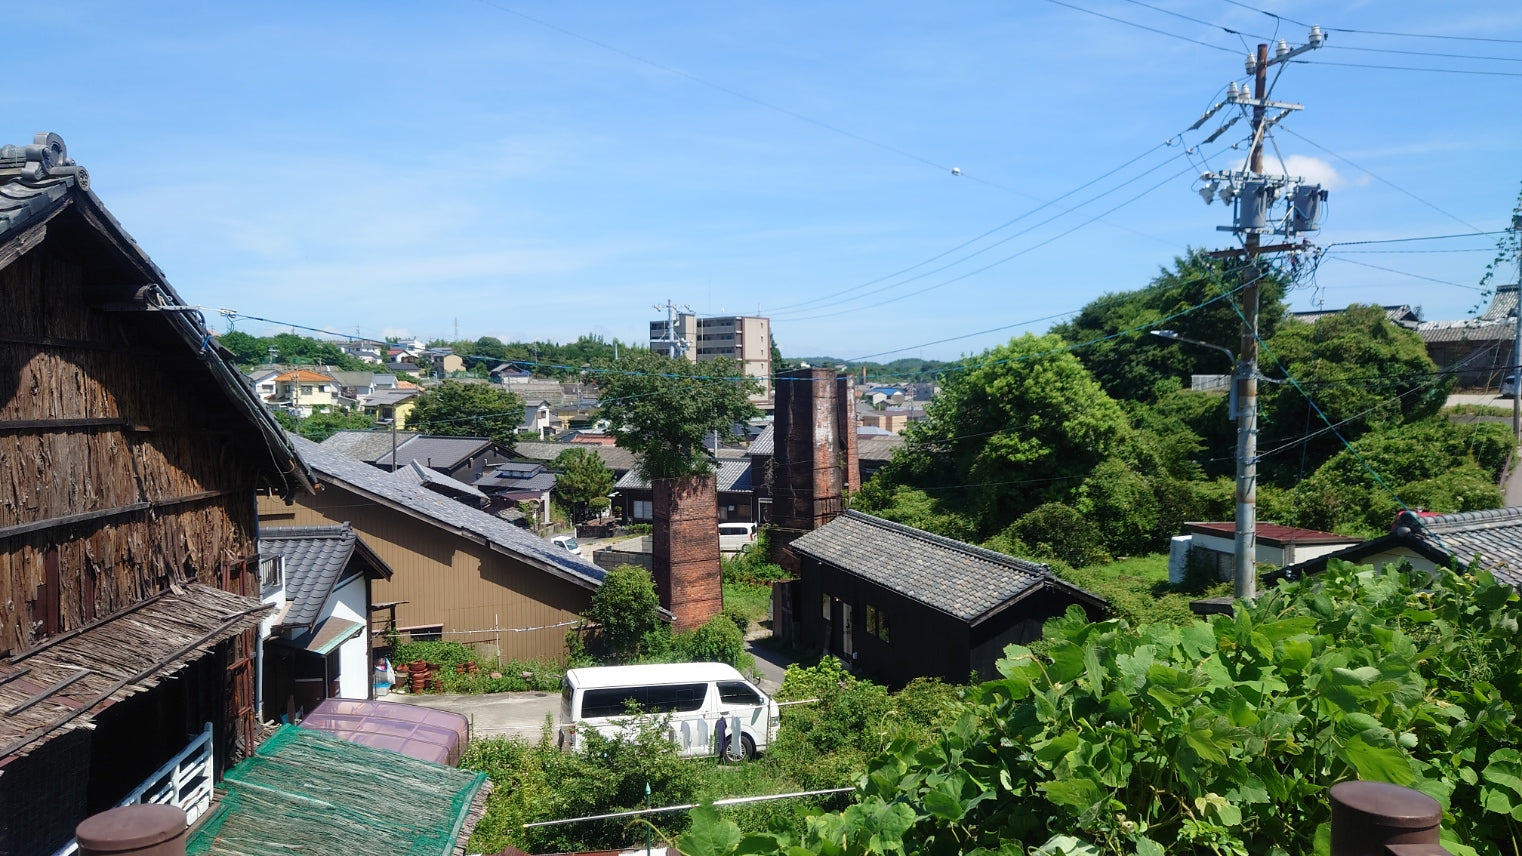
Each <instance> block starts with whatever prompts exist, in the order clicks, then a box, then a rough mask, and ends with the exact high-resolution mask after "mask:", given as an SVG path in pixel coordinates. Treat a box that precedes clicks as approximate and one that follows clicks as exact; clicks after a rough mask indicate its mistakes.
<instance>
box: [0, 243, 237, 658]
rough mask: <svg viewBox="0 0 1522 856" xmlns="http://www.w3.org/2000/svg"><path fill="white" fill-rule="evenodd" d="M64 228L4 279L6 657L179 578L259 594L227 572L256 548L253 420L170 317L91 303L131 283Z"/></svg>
mask: <svg viewBox="0 0 1522 856" xmlns="http://www.w3.org/2000/svg"><path fill="white" fill-rule="evenodd" d="M56 226H58V224H57V223H56V222H55V224H53V225H51V226H50V233H49V238H48V240H47V241H46V242H44V243H43V245H42V246H40V247H37V248H35V249H33V250H32V251H30V252H28V253H26V254H25V255H23V256H21V258H20V259H18V260H17V261H16V262H14V263H13V264H11V265H9V266H8V267H6V268H4V269H3V270H0V306H3V307H4V310H3V311H0V619H3V621H0V653H3V652H14V651H18V650H24V649H26V648H28V647H30V646H31V645H33V644H35V643H36V642H37V641H39V640H40V639H41V638H43V637H45V636H47V635H48V634H49V633H52V632H67V631H69V630H72V629H74V628H77V627H79V626H81V625H83V624H87V623H89V622H91V621H94V620H95V619H97V618H102V617H105V616H106V615H109V614H111V613H113V612H116V611H119V610H121V609H123V608H126V607H128V606H130V605H132V604H133V603H135V602H137V601H138V600H140V599H142V598H143V597H145V596H146V595H148V594H150V593H152V592H155V591H159V590H162V589H163V588H164V587H166V586H167V585H168V584H169V583H170V582H172V581H186V580H194V581H198V582H202V583H206V584H208V585H214V586H220V587H226V588H231V589H232V590H235V591H238V592H239V593H248V591H247V589H248V588H249V585H248V582H247V580H246V579H245V578H246V577H248V576H250V575H247V574H244V575H228V576H226V578H224V574H223V567H224V565H225V564H226V563H228V562H236V561H240V560H242V559H244V558H248V557H252V556H253V555H254V554H255V553H256V552H257V546H256V542H255V522H256V521H255V516H254V506H253V493H254V486H255V483H256V481H257V476H258V467H259V466H260V464H261V463H262V462H261V461H260V460H259V459H258V458H256V457H254V456H253V455H252V454H251V453H250V446H249V444H248V443H247V442H246V441H245V440H243V439H242V438H241V437H237V436H234V434H233V433H232V430H233V429H234V428H237V427H239V425H238V420H239V419H240V418H241V417H240V416H239V415H238V414H237V413H236V412H235V411H234V410H233V408H232V407H231V405H229V404H228V403H227V400H226V396H225V393H223V392H222V391H220V390H218V389H217V388H216V387H215V386H213V385H212V384H211V383H210V382H209V380H208V379H207V372H206V370H205V368H204V367H202V366H200V365H199V364H198V362H197V361H196V359H195V358H194V357H193V356H192V355H191V354H189V353H187V348H186V347H185V344H184V343H183V341H182V340H180V339H179V338H178V337H177V335H176V334H174V333H173V331H171V330H169V329H168V328H167V326H165V322H164V320H163V318H162V317H150V315H149V313H142V312H125V313H121V312H105V311H101V310H100V309H96V308H93V307H92V306H91V301H92V299H100V298H101V296H102V295H103V293H104V292H103V291H102V290H101V288H102V286H103V285H110V286H116V287H118V289H120V287H121V286H124V285H129V284H130V283H131V282H133V281H134V275H133V274H134V272H133V271H132V270H130V269H123V268H120V267H117V266H116V265H111V264H107V263H106V261H104V260H103V259H102V257H101V256H100V255H99V254H98V253H96V252H94V251H93V250H92V245H90V244H88V243H85V244H83V245H81V244H80V243H79V242H77V241H73V242H71V240H70V239H69V237H68V235H69V233H68V231H67V230H65V229H62V228H57V229H55V227H56ZM55 232H56V233H60V234H62V235H63V237H62V238H60V239H55V238H54V237H53V235H54V234H55ZM127 293H128V294H130V290H129V291H127ZM119 299H120V298H119ZM241 427H242V432H241V433H242V434H243V435H247V434H249V433H250V431H249V429H248V428H247V426H246V425H244V426H241ZM28 524H32V525H34V526H35V527H36V528H33V529H31V530H30V531H20V532H18V531H16V529H17V527H25V526H27V525H28ZM7 530H9V534H6V533H7ZM55 560H56V564H55ZM50 568H51V570H50ZM55 581H56V582H55Z"/></svg>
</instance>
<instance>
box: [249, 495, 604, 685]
mask: <svg viewBox="0 0 1522 856" xmlns="http://www.w3.org/2000/svg"><path fill="white" fill-rule="evenodd" d="M259 520H260V525H261V526H326V525H332V524H337V523H344V522H348V523H350V524H351V525H352V526H353V527H354V530H355V532H357V533H358V534H359V536H360V537H361V538H363V539H364V541H365V543H366V544H368V545H369V546H370V548H371V549H373V550H374V551H375V552H376V553H377V554H378V555H379V556H380V557H381V558H382V559H383V560H385V562H386V564H388V565H390V566H391V570H392V572H393V573H392V577H391V579H390V580H389V581H385V580H376V581H375V582H374V584H373V586H372V588H371V598H372V600H373V602H374V603H386V602H389V601H407V603H404V604H401V605H399V606H397V607H396V623H397V625H398V626H402V627H415V626H418V625H427V624H442V625H444V633H445V635H444V638H445V639H447V640H449V641H453V642H465V643H472V642H489V643H497V644H499V648H500V650H501V652H502V657H503V659H504V660H511V659H545V658H549V659H557V660H558V659H561V658H562V657H563V656H564V654H565V634H566V630H567V628H566V627H564V626H553V625H561V624H563V623H564V622H568V621H574V620H575V619H576V617H577V616H578V615H579V614H580V613H582V612H584V611H585V610H586V608H587V606H588V605H589V604H590V603H591V598H592V592H591V590H589V589H587V588H583V587H581V586H579V585H577V584H576V583H573V582H570V581H568V580H565V579H563V578H561V577H558V576H555V575H553V574H551V573H549V572H548V571H544V570H540V569H539V568H536V567H533V566H531V565H528V564H527V563H525V562H522V561H519V560H518V559H516V558H514V557H511V556H507V555H504V554H502V553H499V552H496V551H494V550H492V549H491V548H489V547H487V546H486V545H484V544H478V543H475V542H474V541H472V540H469V538H468V537H467V536H462V535H455V534H453V533H451V532H448V531H446V530H444V529H440V528H439V527H437V526H434V525H432V524H429V523H426V522H424V521H422V520H418V519H417V518H414V517H412V516H411V515H408V514H405V513H403V512H401V511H397V510H394V509H392V508H390V507H388V506H384V505H381V504H379V503H377V502H374V501H373V500H370V499H367V498H365V497H363V496H360V495H358V494H355V493H351V492H349V491H346V490H343V489H342V488H340V487H335V486H333V485H327V486H325V487H324V489H323V490H322V491H320V492H319V493H318V495H317V496H303V497H300V498H299V499H298V500H297V502H296V504H295V505H286V504H285V503H284V502H283V501H281V500H280V499H279V498H278V497H268V496H264V497H260V499H259ZM376 617H377V618H381V617H383V616H380V615H377V616H376ZM520 628H545V629H539V630H519V629H520ZM463 631H475V632H463Z"/></svg>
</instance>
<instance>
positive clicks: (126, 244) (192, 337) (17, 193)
mask: <svg viewBox="0 0 1522 856" xmlns="http://www.w3.org/2000/svg"><path fill="white" fill-rule="evenodd" d="M71 201H72V202H73V203H74V207H75V209H76V210H78V211H80V212H82V214H83V217H84V218H85V219H84V222H86V223H87V224H88V227H89V228H91V229H98V230H99V231H100V232H102V233H104V234H105V235H107V236H108V239H109V240H110V241H112V242H114V243H115V244H116V245H117V246H119V247H121V248H122V255H123V256H125V257H126V258H127V263H128V264H132V265H134V266H137V267H140V268H141V269H142V270H143V275H142V276H141V277H132V278H131V279H135V280H136V281H132V282H126V281H124V282H122V283H120V285H119V286H118V290H119V293H118V294H116V295H112V297H116V299H119V300H121V301H122V302H138V303H142V304H143V305H142V308H143V309H145V310H149V311H144V312H140V313H135V314H137V315H140V316H143V317H148V316H158V317H157V318H156V319H154V320H153V321H152V322H150V323H151V324H152V325H153V326H152V327H151V328H148V329H151V330H152V331H153V333H154V334H158V335H162V334H161V333H159V331H160V330H162V329H164V328H163V327H159V326H158V325H159V323H160V322H159V320H158V319H164V320H163V323H164V325H165V327H167V329H168V330H170V331H172V335H174V336H176V337H178V338H179V339H180V340H181V342H182V343H183V344H184V346H185V347H186V348H187V350H188V351H189V352H190V353H191V354H192V355H194V357H195V363H196V364H198V365H199V366H201V367H204V368H202V369H197V371H205V372H206V373H207V374H209V375H210V376H211V380H212V382H213V383H214V384H215V385H216V386H217V387H218V388H219V389H220V390H221V391H222V392H223V393H224V394H225V395H226V397H227V402H226V403H225V404H224V405H223V406H226V407H229V408H230V409H232V410H233V411H235V412H237V413H238V415H239V417H240V418H241V420H242V421H244V422H245V423H246V424H247V425H248V426H249V428H250V430H253V431H256V432H258V434H259V441H260V442H261V443H262V444H263V445H264V446H265V447H267V448H268V450H269V455H268V458H267V459H264V458H262V457H261V460H264V464H265V465H264V466H263V467H262V470H263V471H264V473H265V474H266V475H268V476H269V477H270V483H271V484H273V485H275V486H276V487H277V488H278V489H279V490H280V492H282V493H284V494H286V495H289V494H292V493H295V492H296V491H298V490H305V491H310V490H311V484H312V473H311V471H310V470H308V469H307V467H306V463H305V462H304V461H302V460H301V457H300V456H299V455H298V454H297V453H296V451H295V450H294V449H293V448H292V447H291V444H290V443H289V442H288V441H287V440H286V436H285V432H284V431H282V430H281V428H280V423H278V422H276V421H275V417H274V414H272V413H270V411H269V409H268V408H266V407H265V406H264V403H263V402H262V401H261V400H260V399H259V396H258V395H257V394H256V393H255V392H254V389H253V386H252V385H251V384H250V383H249V382H248V379H247V378H245V377H244V376H243V374H242V373H241V372H240V371H239V370H238V367H237V363H236V360H235V359H234V358H233V356H232V354H231V353H230V352H229V351H227V350H226V349H225V348H223V347H221V346H220V345H217V344H216V343H215V341H214V339H213V336H212V333H211V331H210V330H208V329H207V327H206V322H205V319H204V318H203V317H202V316H201V314H200V313H199V312H193V311H185V310H186V309H188V305H187V304H186V303H185V301H184V299H183V298H181V297H180V295H179V294H178V293H177V292H176V291H175V290H174V287H173V286H171V285H170V284H169V280H168V279H167V278H166V277H165V276H164V272H163V271H162V270H160V269H159V267H158V265H156V264H154V262H153V260H152V259H150V258H149V257H148V254H147V253H145V252H144V251H143V250H142V248H141V247H139V246H138V244H137V241H135V240H133V238H132V236H131V235H129V234H127V230H126V229H124V228H122V225H121V223H120V222H119V221H118V220H117V219H116V218H115V217H114V216H112V214H111V212H110V211H107V210H106V206H105V204H104V203H102V202H101V201H100V198H99V197H97V196H96V195H95V193H94V192H93V191H91V190H90V176H89V173H88V172H86V170H85V169H84V168H83V167H80V166H78V165H76V164H75V163H74V161H73V159H71V158H70V157H69V155H68V151H67V147H66V146H65V145H64V142H63V140H62V139H61V138H59V137H58V135H57V134H49V133H40V134H37V135H36V136H35V137H33V140H32V143H31V144H30V145H22V146H10V145H5V146H0V249H4V248H6V245H7V244H10V245H11V246H10V247H9V251H15V252H17V253H19V252H24V251H25V250H26V249H29V248H30V246H31V241H32V240H33V239H35V240H36V241H42V240H46V237H47V236H46V235H45V234H44V233H42V232H41V231H37V232H32V233H31V238H28V232H29V230H31V229H33V227H37V226H41V225H43V224H45V223H47V222H48V221H49V220H51V219H52V218H53V217H55V216H58V215H60V214H61V213H62V212H63V211H64V210H65V209H66V208H67V207H68V206H69V204H70V202H71ZM13 241H15V242H16V243H14V244H13V243H12V242H13ZM14 258H15V256H14V255H7V254H6V253H4V252H0V267H4V266H6V265H7V264H9V263H10V261H12V260H13V259H14ZM103 297H106V296H105V295H103ZM106 299H110V298H109V297H106ZM121 314H122V315H132V314H134V313H121ZM128 323H136V322H135V321H134V322H128ZM134 332H136V331H134ZM208 406H210V403H209V402H208Z"/></svg>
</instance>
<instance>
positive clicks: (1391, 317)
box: [1290, 303, 1422, 329]
mask: <svg viewBox="0 0 1522 856" xmlns="http://www.w3.org/2000/svg"><path fill="white" fill-rule="evenodd" d="M1379 308H1380V309H1383V310H1384V311H1385V320H1387V321H1389V322H1390V323H1392V324H1396V325H1398V326H1401V327H1406V328H1408V329H1411V328H1415V327H1416V325H1417V324H1420V323H1421V320H1422V319H1421V311H1420V310H1418V309H1414V308H1412V306H1411V305H1410V304H1409V303H1406V304H1401V305H1399V306H1381V307H1379ZM1346 311H1347V310H1346V309H1317V310H1312V311H1308V312H1291V313H1290V317H1291V318H1294V319H1295V320H1297V321H1304V322H1305V323H1307V324H1314V323H1316V322H1317V321H1320V320H1321V319H1322V318H1325V317H1327V316H1329V315H1341V314H1342V313H1344V312H1346Z"/></svg>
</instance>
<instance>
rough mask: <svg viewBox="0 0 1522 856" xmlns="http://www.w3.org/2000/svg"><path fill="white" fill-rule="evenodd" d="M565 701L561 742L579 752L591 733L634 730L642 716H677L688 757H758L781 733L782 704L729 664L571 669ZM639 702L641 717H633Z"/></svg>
mask: <svg viewBox="0 0 1522 856" xmlns="http://www.w3.org/2000/svg"><path fill="white" fill-rule="evenodd" d="M560 699H561V702H560V718H561V720H562V721H563V722H565V723H566V724H565V725H562V726H561V727H560V731H559V744H560V748H561V749H564V750H567V751H572V752H574V751H579V750H580V749H582V748H583V747H584V746H585V744H586V740H585V735H586V733H587V732H588V731H596V732H598V733H600V734H602V735H603V736H605V737H616V736H618V735H621V734H629V733H631V732H632V731H634V730H635V729H636V728H637V727H638V725H639V719H640V717H642V716H669V717H670V720H669V723H670V730H669V731H668V732H667V733H668V735H669V736H670V737H671V741H672V742H673V743H675V744H676V745H677V751H678V753H679V754H681V755H684V756H687V757H700V756H703V755H714V754H717V753H718V752H723V753H724V756H725V757H726V758H728V759H729V760H732V761H739V760H743V759H746V758H754V757H755V756H756V753H758V752H764V751H765V750H766V748H767V746H769V745H771V742H772V741H773V740H775V739H776V738H777V723H778V711H779V708H778V707H777V703H776V702H775V701H772V700H771V698H770V697H768V696H767V694H766V693H764V692H762V691H761V690H760V689H759V688H757V687H756V685H755V684H753V683H751V682H750V681H747V680H745V678H744V677H743V676H742V675H741V674H740V673H739V672H737V671H735V669H734V667H732V666H727V665H724V664H723V663H660V664H655V665H643V666H592V667H588V668H581V669H571V670H569V671H567V672H566V673H565V677H564V678H563V679H562V680H561V684H560ZM631 703H632V705H633V706H634V709H637V710H638V711H639V713H638V714H634V715H631V714H630V710H631ZM721 720H722V721H723V724H722V725H720V721H721ZM721 735H722V737H723V744H722V745H720V739H719V738H720V736H721Z"/></svg>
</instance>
